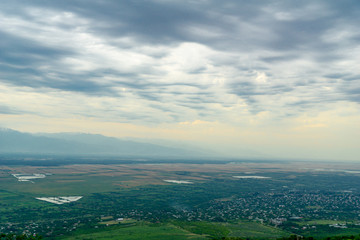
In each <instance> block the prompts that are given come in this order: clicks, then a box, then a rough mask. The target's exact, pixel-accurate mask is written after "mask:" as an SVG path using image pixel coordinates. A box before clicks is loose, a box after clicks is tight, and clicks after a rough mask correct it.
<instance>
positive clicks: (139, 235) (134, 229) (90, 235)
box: [60, 222, 207, 240]
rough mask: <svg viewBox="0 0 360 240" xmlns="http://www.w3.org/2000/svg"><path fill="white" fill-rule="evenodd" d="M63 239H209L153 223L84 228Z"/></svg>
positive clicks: (172, 226) (177, 228)
mask: <svg viewBox="0 0 360 240" xmlns="http://www.w3.org/2000/svg"><path fill="white" fill-rule="evenodd" d="M60 239H63V240H76V239H79V240H85V239H88V240H91V239H93V240H105V239H118V240H122V239H123V240H138V239H148V240H162V239H163V240H168V239H174V240H186V239H191V240H203V239H207V238H206V237H205V236H200V235H198V234H194V233H191V232H188V231H186V230H184V229H181V228H179V227H177V226H175V225H172V224H151V223H144V222H141V223H137V224H135V225H130V226H122V225H117V226H109V227H106V228H102V229H100V230H94V229H92V230H89V229H87V230H85V231H84V230H83V231H77V232H74V233H73V234H72V235H70V236H65V237H61V238H60Z"/></svg>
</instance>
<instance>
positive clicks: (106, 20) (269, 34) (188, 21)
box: [0, 0, 360, 121]
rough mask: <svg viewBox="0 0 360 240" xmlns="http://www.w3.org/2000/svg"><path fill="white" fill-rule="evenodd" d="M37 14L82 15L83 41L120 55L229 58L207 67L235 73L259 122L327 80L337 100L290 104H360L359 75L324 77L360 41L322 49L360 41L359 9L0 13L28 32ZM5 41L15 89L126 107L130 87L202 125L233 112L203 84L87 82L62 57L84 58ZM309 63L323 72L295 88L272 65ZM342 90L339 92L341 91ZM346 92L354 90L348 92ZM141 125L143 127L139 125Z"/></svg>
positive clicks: (133, 75)
mask: <svg viewBox="0 0 360 240" xmlns="http://www.w3.org/2000/svg"><path fill="white" fill-rule="evenodd" d="M19 6H21V7H19ZM32 7H35V8H41V9H43V10H45V11H46V10H52V11H55V12H59V13H60V12H64V11H68V12H72V13H75V14H76V15H78V16H80V17H82V18H85V19H87V20H88V21H89V24H88V25H86V26H82V27H84V32H85V33H90V34H93V35H95V36H99V37H100V38H101V39H103V40H104V42H107V43H108V44H111V45H112V46H114V47H117V48H121V49H124V48H126V49H135V48H136V47H137V46H139V45H140V46H141V45H146V46H148V45H150V46H168V47H173V46H176V45H177V44H179V43H181V42H196V43H199V44H203V45H206V46H208V47H209V48H212V49H215V50H219V51H221V52H222V53H224V54H225V55H226V54H229V55H231V57H229V58H226V57H225V58H224V59H216V57H214V59H210V62H211V63H212V64H213V65H214V67H215V68H216V67H220V66H222V67H224V66H229V67H232V68H233V69H235V71H237V73H235V74H234V75H238V76H236V77H235V78H236V79H227V84H226V85H225V90H226V91H227V93H230V94H234V95H236V96H238V97H239V98H242V99H244V100H245V101H246V102H247V103H248V104H249V106H250V107H251V108H252V111H254V112H256V111H259V110H260V109H261V108H262V106H261V102H260V100H259V98H260V97H264V96H265V97H269V98H273V97H274V96H278V95H283V94H288V93H293V94H298V92H297V91H296V89H297V88H298V87H303V88H312V87H314V88H318V87H319V86H317V85H316V84H317V82H316V81H317V80H316V79H318V78H319V77H321V76H323V77H325V78H328V79H329V81H328V82H327V83H326V84H332V85H331V86H332V87H334V88H336V90H335V92H336V93H337V94H333V95H331V94H328V95H326V96H324V97H314V98H311V97H308V96H303V98H304V99H303V100H302V101H299V102H298V103H293V104H295V105H298V106H300V105H301V106H305V105H307V106H310V102H313V103H314V104H321V101H324V102H332V101H338V100H343V99H347V100H348V101H354V102H359V98H358V95H357V94H358V91H357V89H358V88H357V87H358V86H359V84H358V81H359V76H360V74H359V72H346V71H344V73H343V72H341V70H339V71H338V70H336V71H335V70H334V71H331V70H328V69H323V68H324V66H325V65H326V64H330V63H331V64H336V62H337V61H339V60H342V59H344V58H346V57H347V55H346V54H345V53H346V52H348V50H349V49H352V48H354V47H355V46H358V45H359V43H360V39H359V35H358V34H357V35H356V34H354V35H351V36H350V37H346V36H345V37H344V38H345V39H340V40H337V41H336V40H335V41H326V39H325V36H326V34H328V33H329V32H331V31H334V32H337V31H340V30H347V29H348V28H349V29H350V27H351V29H352V30H355V31H356V30H357V31H358V32H359V31H360V27H359V26H358V23H359V22H360V3H359V2H358V1H350V0H349V1H341V2H336V1H317V2H314V1H297V2H294V1H285V2H284V1H271V2H269V1H222V2H221V3H219V2H218V1H185V2H184V1H179V2H177V1H169V2H167V1H166V2H164V1H110V0H104V1H85V0H75V1H69V0H66V1H43V0H34V1H23V0H22V1H20V0H15V1H11V2H1V3H0V9H2V10H0V12H2V13H3V14H4V15H9V16H12V17H18V18H22V19H25V20H27V21H29V22H38V21H40V19H38V18H39V17H38V16H34V15H31V14H29V13H28V10H29V8H32ZM314 9H315V10H314ZM277 14H285V15H286V14H287V15H289V16H290V17H289V19H286V16H285V18H284V19H279V18H277V17H276V16H277ZM49 24H50V23H49ZM51 24H53V25H52V27H54V28H60V29H65V30H66V29H76V27H78V26H76V24H72V23H61V22H60V23H51ZM194 29H195V30H194ZM200 30H201V31H204V32H201V31H200ZM34 34H37V33H36V32H34ZM120 37H131V38H132V39H134V42H130V43H119V42H118V41H116V40H117V38H120ZM335 37H337V36H335ZM0 38H1V39H2V41H1V42H0V49H1V51H0V71H1V73H0V79H1V80H0V81H3V82H7V83H11V84H13V85H16V86H28V87H32V88H36V89H42V88H52V89H55V90H63V91H70V92H78V93H83V94H87V95H96V96H113V97H119V98H121V97H124V96H123V94H122V93H121V92H119V91H118V90H116V89H117V88H119V87H124V88H127V91H129V92H131V93H133V94H134V95H136V96H137V97H139V98H141V99H144V100H147V101H149V103H148V104H149V106H150V107H152V108H155V109H159V110H161V111H164V112H167V111H168V109H167V108H161V107H159V106H160V104H161V103H162V102H164V101H171V102H173V103H175V104H177V105H179V106H183V107H187V108H191V109H195V110H198V111H199V115H204V114H206V112H208V114H210V113H209V112H211V109H208V107H207V106H201V104H204V105H206V103H219V104H223V105H224V106H225V105H226V106H228V105H229V104H231V103H224V102H223V100H221V98H219V97H217V96H216V93H215V92H212V90H211V89H210V87H209V86H208V85H206V84H202V83H195V82H194V83H193V84H191V83H181V82H179V81H177V82H171V81H169V82H166V81H157V79H161V78H162V77H163V76H162V75H163V74H166V73H162V72H159V70H155V69H156V66H154V67H153V66H148V67H144V68H141V67H139V68H137V69H134V70H128V71H127V72H125V71H124V72H122V71H120V70H115V69H112V68H110V67H108V66H103V68H102V69H96V70H88V71H83V72H82V73H81V74H80V73H75V72H70V71H67V68H65V67H63V66H62V65H61V63H60V62H61V61H60V60H61V59H63V58H65V57H73V58H77V57H78V55H79V52H81V51H82V49H78V50H76V49H69V48H66V47H64V46H51V47H50V46H48V44H47V43H41V42H36V41H35V40H31V39H25V38H23V37H20V36H17V35H14V34H9V33H7V32H1V31H0ZM342 50H347V51H342ZM264 53H266V54H264ZM166 54H167V52H166V51H165V52H161V53H160V54H159V53H156V54H149V55H151V56H153V57H155V58H158V59H161V58H163V57H164V56H166ZM238 56H239V57H238ZM240 56H249V59H251V60H249V61H254V62H255V63H254V66H251V67H246V66H245V65H246V64H245V63H244V65H241V64H239V63H238V62H237V61H240V60H238V58H239V59H242V58H240ZM229 59H230V60H229ZM245 59H246V58H245ZM302 59H306V60H309V59H310V60H309V61H312V63H313V64H314V68H321V71H318V72H314V73H310V71H311V70H312V69H309V70H308V71H309V73H306V75H305V74H304V76H300V75H299V76H295V77H294V78H295V79H290V80H289V79H287V78H286V77H282V76H279V75H278V74H279V73H277V72H276V71H275V70H273V67H274V66H275V65H276V66H278V65H280V64H282V63H287V62H295V61H296V60H302ZM44 63H46V64H48V65H51V66H52V67H53V68H52V70H44V69H42V68H41V66H42V65H43V64H44ZM155 64H156V63H154V65H155ZM240 65H241V66H240ZM295 68H296V65H295V64H294V69H295ZM329 68H330V67H329ZM252 69H254V70H258V71H265V72H266V74H267V76H269V78H270V79H269V82H268V83H267V84H263V85H262V84H257V83H255V82H252V81H251V79H253V78H254V72H252ZM295 70H296V69H295ZM306 70H307V69H306ZM207 71H209V69H208V68H207V66H202V67H199V68H198V69H195V70H193V71H192V72H186V74H189V75H193V76H194V75H199V74H205V73H206V72H207ZM145 75H146V76H145ZM234 75H230V77H234ZM106 77H111V78H112V79H114V80H113V81H106V82H103V81H102V79H103V78H106ZM279 77H281V78H282V79H283V80H282V81H283V83H282V84H279V83H278V82H279V81H276V80H277V79H278V78H279ZM273 80H274V82H273ZM337 81H339V82H340V83H339V84H335V83H336V82H337ZM229 82H230V83H229ZM343 82H353V83H352V85H351V86H348V87H344V86H343V85H344V84H345V83H343ZM181 85H183V86H190V87H194V88H196V89H197V90H195V91H194V93H188V92H186V91H184V90H181V89H179V90H177V89H175V90H174V89H173V88H171V87H174V88H176V87H177V86H181ZM166 94H167V95H166ZM314 94H315V95H316V93H314ZM176 97H181V99H182V100H177V99H175V98H176ZM180 101H181V102H180ZM172 114H173V117H174V118H175V117H176V118H178V114H176V113H172ZM145 115H146V114H145ZM142 117H144V118H151V117H147V116H143V115H141V116H138V118H142ZM124 118H129V119H130V118H131V116H128V115H126V117H124ZM134 118H135V119H136V118H137V117H136V116H135V115H134ZM148 120H149V121H150V119H148Z"/></svg>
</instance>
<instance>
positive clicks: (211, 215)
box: [0, 161, 360, 239]
mask: <svg viewBox="0 0 360 240" xmlns="http://www.w3.org/2000/svg"><path fill="white" fill-rule="evenodd" d="M359 170H360V165H357V164H344V163H343V164H339V163H327V164H320V163H317V164H310V163H304V162H294V163H288V162H272V163H268V162H249V161H243V162H241V161H239V162H236V161H235V162H223V163H219V162H211V161H199V162H196V161H193V162H187V161H183V162H179V161H178V162H174V163H172V162H166V161H165V162H163V163H161V162H160V163H159V162H155V161H154V162H151V161H149V162H139V161H134V162H130V163H129V162H126V163H121V162H119V163H113V162H111V163H103V162H102V163H96V162H93V161H88V162H86V161H82V162H81V163H78V162H76V161H75V163H74V164H69V163H67V164H64V165H56V166H51V165H41V164H35V165H34V164H26V162H25V161H24V164H22V165H20V164H17V165H8V164H7V165H0V232H4V233H19V234H23V233H25V234H28V235H34V234H36V235H42V236H43V237H44V238H45V239H170V237H169V236H172V237H171V239H212V238H221V237H242V238H251V239H276V238H280V237H287V236H290V235H292V234H296V235H300V236H314V237H326V236H328V235H329V234H331V235H334V236H335V235H349V234H350V235H351V234H353V235H356V234H358V233H360V217H359V216H360V172H359ZM19 177H23V178H20V179H21V180H26V181H19Z"/></svg>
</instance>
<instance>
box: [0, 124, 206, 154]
mask: <svg viewBox="0 0 360 240" xmlns="http://www.w3.org/2000/svg"><path fill="white" fill-rule="evenodd" d="M0 153H34V154H66V155H72V154H76V155H77V154H89V155H113V156H151V157H156V156H162V157H180V158H181V157H191V156H194V157H196V156H206V155H208V154H207V153H206V152H205V151H200V150H197V149H196V148H195V147H194V148H193V149H191V148H188V147H187V148H182V147H181V148H176V147H169V146H162V145H159V144H152V143H145V142H139V141H138V142H137V141H134V140H127V139H125V140H124V139H118V138H113V137H106V136H103V135H99V134H85V133H54V134H47V133H39V134H30V133H23V132H19V131H15V130H11V129H0Z"/></svg>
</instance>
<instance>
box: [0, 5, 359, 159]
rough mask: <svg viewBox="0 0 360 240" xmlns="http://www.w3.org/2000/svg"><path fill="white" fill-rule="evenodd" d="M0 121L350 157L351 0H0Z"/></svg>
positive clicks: (355, 110) (355, 43)
mask: <svg viewBox="0 0 360 240" xmlns="http://www.w3.org/2000/svg"><path fill="white" fill-rule="evenodd" d="M0 24H1V25H0V26H1V27H0V126H1V127H4V128H12V129H16V130H20V131H26V132H86V133H100V134H104V135H107V136H116V137H136V138H147V139H151V138H157V139H168V140H173V141H181V142H182V141H191V142H192V143H195V144H197V145H201V146H203V147H208V148H211V149H213V150H216V151H220V152H223V153H228V154H230V155H232V156H239V157H244V156H245V155H246V154H245V153H246V152H247V151H254V152H257V153H259V154H260V155H263V156H264V157H273V158H278V157H279V158H299V159H325V160H326V159H329V160H359V161H360V150H359V149H360V140H359V139H360V108H359V102H360V2H359V1H358V0H353V1H347V0H342V1H335V0H333V1H328V0H326V1H325V0H324V1H312V0H311V1H310V0H309V1H290V0H289V1H245V0H244V1H238V0H236V1H235V0H233V1H226V0H225V1H207V0H198V1H193V0H189V1H184V0H181V1H175V0H171V1H167V0H154V1H110V0H109V1H107V0H97V1H96V0H93V1H85V0H71V1H70V0H68V1H67V0H62V1H45V0H43V1H40V0H33V1H25V0H23V1H17V0H13V1H1V2H0Z"/></svg>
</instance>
